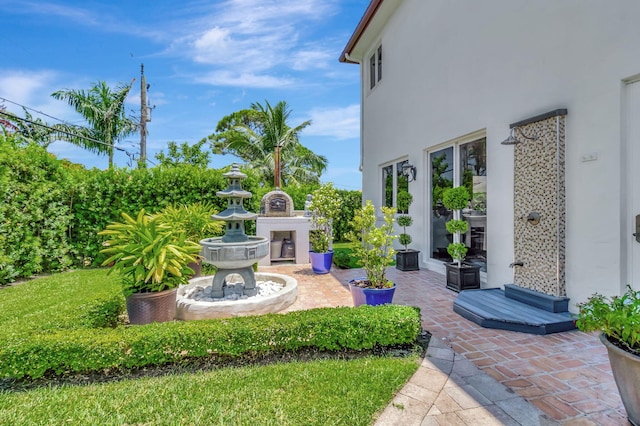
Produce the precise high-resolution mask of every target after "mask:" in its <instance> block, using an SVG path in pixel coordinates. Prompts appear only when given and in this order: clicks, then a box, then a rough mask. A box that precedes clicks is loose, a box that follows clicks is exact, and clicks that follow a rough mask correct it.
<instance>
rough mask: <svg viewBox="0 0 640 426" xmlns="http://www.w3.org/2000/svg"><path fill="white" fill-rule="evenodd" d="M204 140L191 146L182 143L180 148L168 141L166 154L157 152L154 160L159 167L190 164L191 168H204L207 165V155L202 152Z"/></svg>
mask: <svg viewBox="0 0 640 426" xmlns="http://www.w3.org/2000/svg"><path fill="white" fill-rule="evenodd" d="M206 142H207V141H206V139H203V140H201V141H200V142H198V143H196V144H195V145H193V146H189V144H188V143H187V142H183V143H182V144H181V145H180V146H178V144H177V143H176V142H174V141H170V142H169V144H168V146H167V154H166V155H165V153H164V152H159V153H157V154H156V160H158V161H159V162H160V166H161V167H175V166H177V165H179V164H191V165H192V166H197V167H202V168H206V167H207V166H208V165H209V153H208V152H205V151H202V145H204V144H205V143H206Z"/></svg>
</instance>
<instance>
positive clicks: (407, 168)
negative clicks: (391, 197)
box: [402, 162, 416, 182]
mask: <svg viewBox="0 0 640 426" xmlns="http://www.w3.org/2000/svg"><path fill="white" fill-rule="evenodd" d="M402 174H403V175H404V176H406V177H407V182H412V181H414V180H416V166H414V165H412V164H409V163H408V162H407V163H404V164H403V165H402Z"/></svg>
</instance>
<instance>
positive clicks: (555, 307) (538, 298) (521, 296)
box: [504, 284, 569, 313]
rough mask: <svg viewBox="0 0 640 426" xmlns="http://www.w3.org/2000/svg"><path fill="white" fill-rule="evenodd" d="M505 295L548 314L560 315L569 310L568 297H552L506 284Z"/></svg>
mask: <svg viewBox="0 0 640 426" xmlns="http://www.w3.org/2000/svg"><path fill="white" fill-rule="evenodd" d="M504 295H505V297H507V298H509V299H513V300H517V301H519V302H522V303H526V304H527V305H530V306H535V307H536V308H540V309H544V310H545V311H548V312H555V313H558V312H567V311H568V310H569V298H568V297H559V296H551V295H549V294H545V293H541V292H539V291H536V290H531V289H528V288H524V287H520V286H517V285H515V284H505V286H504Z"/></svg>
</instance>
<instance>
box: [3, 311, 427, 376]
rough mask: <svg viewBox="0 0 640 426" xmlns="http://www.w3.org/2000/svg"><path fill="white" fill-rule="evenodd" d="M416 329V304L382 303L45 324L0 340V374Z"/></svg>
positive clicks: (163, 360)
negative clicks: (98, 325)
mask: <svg viewBox="0 0 640 426" xmlns="http://www.w3.org/2000/svg"><path fill="white" fill-rule="evenodd" d="M420 329H421V326H420V312H419V310H418V309H417V308H413V307H408V306H400V305H385V306H375V307H373V306H361V307H358V308H348V307H341V308H319V309H311V310H307V311H296V312H290V313H287V314H268V315H262V316H252V317H237V318H230V319H220V320H202V321H189V322H171V323H154V324H148V325H144V326H138V327H117V328H115V329H88V328H85V329H74V330H53V331H51V330H49V331H47V332H46V333H42V334H34V335H31V336H29V337H24V336H22V337H20V338H15V339H6V340H4V341H2V340H1V339H0V344H1V345H0V377H3V378H17V379H20V378H24V377H30V378H38V377H42V376H43V375H45V374H55V375H64V374H69V373H87V372H92V371H94V372H98V371H103V370H105V369H110V368H118V369H122V368H140V367H145V366H152V365H162V364H167V363H175V362H181V361H188V360H189V359H192V358H196V357H198V358H199V357H211V356H218V357H223V358H229V357H232V358H236V357H242V356H248V357H250V356H255V355H256V354H268V353H271V352H274V353H279V352H294V351H297V350H300V349H304V348H313V349H317V350H333V351H335V350H341V349H353V350H366V349H371V348H374V347H376V346H380V345H381V346H389V345H399V344H407V343H412V342H414V341H415V339H416V338H417V336H418V334H419V332H420Z"/></svg>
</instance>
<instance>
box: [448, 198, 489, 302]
mask: <svg viewBox="0 0 640 426" xmlns="http://www.w3.org/2000/svg"><path fill="white" fill-rule="evenodd" d="M469 198H470V196H469V191H468V190H467V188H466V187H464V186H457V187H455V188H448V189H446V190H445V191H444V192H443V194H442V204H444V206H445V207H446V208H447V209H449V210H451V211H452V212H453V219H451V220H450V221H448V222H447V223H446V227H447V231H448V232H449V233H451V234H453V242H452V243H449V245H448V246H447V253H449V255H450V256H451V258H452V259H453V262H452V263H445V265H444V266H445V269H446V278H447V288H448V289H450V290H453V291H457V292H460V291H462V290H468V289H474V288H480V267H479V266H475V265H470V264H467V263H464V258H465V256H466V255H467V246H466V245H465V244H464V243H463V242H462V234H464V233H466V232H467V229H468V223H467V222H465V221H464V220H463V219H462V218H461V211H462V209H464V208H466V207H467V205H468V204H469Z"/></svg>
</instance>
